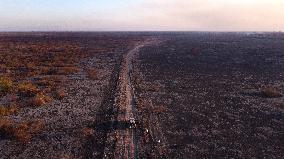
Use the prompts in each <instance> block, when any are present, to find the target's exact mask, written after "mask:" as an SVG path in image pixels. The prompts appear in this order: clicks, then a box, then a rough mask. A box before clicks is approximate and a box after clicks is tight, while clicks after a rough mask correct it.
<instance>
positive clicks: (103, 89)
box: [0, 32, 284, 159]
mask: <svg viewBox="0 0 284 159" xmlns="http://www.w3.org/2000/svg"><path fill="white" fill-rule="evenodd" d="M153 38H154V39H155V41H156V42H155V43H151V44H149V45H145V46H144V45H143V47H142V46H141V47H139V49H137V53H135V55H133V57H132V58H131V59H130V60H129V62H128V63H131V64H132V65H131V68H130V69H129V73H128V76H129V78H130V80H131V82H130V83H131V85H133V101H134V103H133V105H134V107H135V108H134V112H133V113H134V114H135V115H134V116H135V127H134V128H132V129H134V130H133V132H135V141H131V142H135V151H136V152H135V156H136V157H138V158H283V156H284V154H283V144H282V142H281V141H282V140H283V129H284V123H283V122H284V121H283V120H284V116H283V108H284V97H283V94H284V80H283V79H284V78H283V75H284V52H283V50H284V35H283V34H281V33H263V34H260V33H253V34H252V33H166V32H164V33H154V32H152V33H1V34H0V57H1V58H0V75H1V76H0V77H1V78H0V158H5V159H6V158H104V157H105V158H107V157H109V158H115V157H118V156H114V154H115V152H116V151H117V150H115V145H116V143H115V142H116V141H117V137H119V135H118V136H117V133H116V131H117V130H119V131H123V130H128V129H130V127H132V126H133V125H131V123H129V121H118V120H116V117H117V116H119V115H118V112H119V109H117V108H116V102H117V101H116V97H117V95H118V92H117V90H118V89H119V87H118V86H119V83H120V82H122V81H120V80H122V79H121V78H119V73H120V72H121V67H122V61H123V57H124V55H126V54H127V53H128V52H129V51H130V50H132V49H134V48H135V46H138V45H141V42H143V41H145V39H153ZM157 41H159V42H157ZM127 67H128V66H125V67H124V69H125V68H127ZM122 97H123V96H122ZM120 107H122V108H123V107H124V105H120ZM122 110H123V109H122ZM121 113H123V112H121ZM127 120H128V119H127ZM131 131H132V130H131ZM120 137H121V136H120ZM122 138H123V136H122ZM123 140H124V139H122V141H123ZM128 140H131V138H129V139H128ZM121 147H123V145H122V146H121ZM124 150H126V149H124ZM116 153H119V152H116ZM128 153H129V152H128ZM130 153H131V152H130ZM121 154H122V155H125V154H127V153H123V152H122V153H121ZM107 155H108V156H107Z"/></svg>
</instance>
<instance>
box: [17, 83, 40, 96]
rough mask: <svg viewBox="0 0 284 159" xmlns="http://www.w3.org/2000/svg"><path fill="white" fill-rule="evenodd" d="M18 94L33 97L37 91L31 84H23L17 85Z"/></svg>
mask: <svg viewBox="0 0 284 159" xmlns="http://www.w3.org/2000/svg"><path fill="white" fill-rule="evenodd" d="M18 93H19V94H20V95H22V96H35V95H36V94H37V93H39V89H38V88H37V87H36V85H34V84H32V83H28V82H23V83H20V84H19V85H18Z"/></svg>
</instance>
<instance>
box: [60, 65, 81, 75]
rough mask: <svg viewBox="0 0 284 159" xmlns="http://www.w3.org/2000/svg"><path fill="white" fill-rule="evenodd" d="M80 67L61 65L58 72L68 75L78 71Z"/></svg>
mask: <svg viewBox="0 0 284 159" xmlns="http://www.w3.org/2000/svg"><path fill="white" fill-rule="evenodd" d="M78 71H79V69H78V68H77V67H71V66H70V67H61V68H59V69H58V70H57V74H59V75H68V74H73V73H76V72H78Z"/></svg>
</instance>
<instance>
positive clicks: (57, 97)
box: [55, 89, 66, 99]
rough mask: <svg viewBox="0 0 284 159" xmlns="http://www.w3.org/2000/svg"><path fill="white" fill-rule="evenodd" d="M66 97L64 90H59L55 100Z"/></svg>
mask: <svg viewBox="0 0 284 159" xmlns="http://www.w3.org/2000/svg"><path fill="white" fill-rule="evenodd" d="M65 96H66V94H65V92H64V90H62V89H59V90H57V91H56V92H55V98H56V99H63V98H64V97H65Z"/></svg>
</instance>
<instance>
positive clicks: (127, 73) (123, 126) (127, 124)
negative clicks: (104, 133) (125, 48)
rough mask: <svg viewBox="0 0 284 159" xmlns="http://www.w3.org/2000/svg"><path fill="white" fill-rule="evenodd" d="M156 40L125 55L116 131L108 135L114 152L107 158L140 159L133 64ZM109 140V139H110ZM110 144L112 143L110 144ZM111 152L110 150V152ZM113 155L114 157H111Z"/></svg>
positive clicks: (117, 102)
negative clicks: (139, 54) (143, 50)
mask: <svg viewBox="0 0 284 159" xmlns="http://www.w3.org/2000/svg"><path fill="white" fill-rule="evenodd" d="M157 42H158V41H157V40H156V39H148V40H146V41H144V42H141V43H138V44H137V45H136V46H135V47H134V49H132V50H130V51H129V52H128V53H127V54H125V55H124V57H123V60H122V64H121V68H120V73H119V81H118V86H117V92H116V93H117V94H116V98H115V109H116V114H117V116H116V119H113V123H114V124H113V125H114V127H115V128H113V129H115V130H114V131H113V132H111V133H110V134H109V135H108V138H111V139H110V140H113V142H115V143H114V152H106V153H105V158H112V157H115V158H131V159H132V158H139V156H138V154H139V153H138V149H139V148H138V143H137V142H138V137H137V132H136V126H135V123H134V122H135V121H137V120H136V113H135V112H136V110H135V109H136V108H135V95H134V90H133V85H132V83H131V73H132V69H133V66H132V62H133V60H134V59H135V56H136V55H137V53H138V52H139V50H140V49H141V48H143V47H144V46H147V45H153V44H155V43H157ZM108 140H109V139H108ZM109 143H110V142H109ZM109 151H110V150H109ZM109 154H112V155H113V156H110V155H109Z"/></svg>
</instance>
